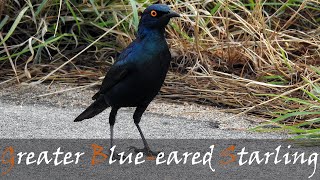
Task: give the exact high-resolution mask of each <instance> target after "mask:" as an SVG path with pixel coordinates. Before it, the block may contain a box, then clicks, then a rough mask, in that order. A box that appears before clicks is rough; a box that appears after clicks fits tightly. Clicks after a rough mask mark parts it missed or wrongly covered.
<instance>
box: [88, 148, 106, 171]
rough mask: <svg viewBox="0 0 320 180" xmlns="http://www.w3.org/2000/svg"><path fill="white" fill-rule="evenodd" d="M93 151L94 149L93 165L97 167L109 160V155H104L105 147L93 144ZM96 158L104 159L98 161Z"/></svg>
mask: <svg viewBox="0 0 320 180" xmlns="http://www.w3.org/2000/svg"><path fill="white" fill-rule="evenodd" d="M91 147H92V149H93V155H92V159H91V165H92V166H93V165H96V164H98V163H102V162H103V161H105V160H106V159H107V158H108V155H106V154H104V153H103V152H102V150H103V147H101V146H99V145H97V144H92V145H91ZM96 156H102V157H103V158H102V159H96Z"/></svg>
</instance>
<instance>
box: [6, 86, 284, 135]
mask: <svg viewBox="0 0 320 180" xmlns="http://www.w3.org/2000/svg"><path fill="white" fill-rule="evenodd" d="M72 88H74V87H71V86H70V85H63V84H54V85H50V86H49V85H43V84H41V85H36V86H35V85H34V86H30V85H14V86H6V87H3V88H2V89H1V90H0V112H3V113H1V114H0V117H1V119H2V121H1V123H0V125H1V127H2V128H1V132H0V133H1V137H3V138H23V137H24V138H106V137H108V134H109V133H108V131H109V125H108V121H107V118H108V113H109V111H110V110H109V109H108V110H106V111H105V112H103V113H102V114H100V115H98V116H96V117H95V118H94V120H93V119H92V120H86V121H83V122H80V123H73V122H72V121H73V119H74V118H75V117H76V116H77V115H78V114H79V113H81V111H83V110H84V109H85V107H87V106H88V105H89V104H90V103H91V102H92V101H91V96H92V95H93V94H94V93H95V92H96V91H97V88H87V89H75V90H69V91H66V90H68V89H72ZM57 91H63V92H61V93H54V94H51V95H48V93H52V92H57ZM133 111H134V109H132V108H122V109H121V110H120V112H119V113H118V116H117V122H116V126H115V132H119V133H116V134H115V136H116V138H139V134H138V131H137V130H136V129H135V127H134V123H133V120H132V114H133ZM233 116H234V114H229V113H225V112H223V111H222V110H221V109H219V108H217V107H209V106H201V105H196V104H189V103H178V104H175V103H168V102H164V100H161V99H155V100H154V101H153V102H152V103H151V104H150V106H149V107H148V109H147V112H146V113H145V114H144V116H143V118H142V122H141V126H142V129H143V131H145V132H146V134H147V138H287V137H288V135H286V134H285V133H271V134H270V133H269V134H266V133H252V132H248V130H247V129H248V128H250V127H254V126H256V125H258V124H259V123H260V122H262V121H263V119H259V118H256V117H251V116H240V117H233ZM128 122H129V123H128ZM4 127H5V128H4Z"/></svg>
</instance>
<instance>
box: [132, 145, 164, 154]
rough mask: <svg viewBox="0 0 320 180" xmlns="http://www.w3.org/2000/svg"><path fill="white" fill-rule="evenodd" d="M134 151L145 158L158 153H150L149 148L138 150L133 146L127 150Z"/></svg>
mask: <svg viewBox="0 0 320 180" xmlns="http://www.w3.org/2000/svg"><path fill="white" fill-rule="evenodd" d="M132 149H133V150H134V152H135V153H139V152H142V153H143V154H145V155H147V156H157V155H158V154H159V153H160V152H153V151H151V150H150V149H149V148H146V147H145V148H143V149H138V148H136V147H134V146H130V147H129V150H132Z"/></svg>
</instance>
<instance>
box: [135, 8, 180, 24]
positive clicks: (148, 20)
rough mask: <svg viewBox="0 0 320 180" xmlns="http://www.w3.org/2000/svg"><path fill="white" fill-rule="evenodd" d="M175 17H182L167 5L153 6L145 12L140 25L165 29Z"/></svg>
mask: <svg viewBox="0 0 320 180" xmlns="http://www.w3.org/2000/svg"><path fill="white" fill-rule="evenodd" d="M173 17H180V15H179V14H178V13H176V12H174V11H172V10H171V9H170V8H169V6H167V5H165V4H153V5H151V6H149V7H147V8H146V9H145V10H144V11H143V13H142V14H141V19H140V23H139V25H140V26H141V25H142V26H144V27H147V28H152V29H153V28H164V27H165V26H166V25H167V24H168V23H169V21H170V18H173Z"/></svg>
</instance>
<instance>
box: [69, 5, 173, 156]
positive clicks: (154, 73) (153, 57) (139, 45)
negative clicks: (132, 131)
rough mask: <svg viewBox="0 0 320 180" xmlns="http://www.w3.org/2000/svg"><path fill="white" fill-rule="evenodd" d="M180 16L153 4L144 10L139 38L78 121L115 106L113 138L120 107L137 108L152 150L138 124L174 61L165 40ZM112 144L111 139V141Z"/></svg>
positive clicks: (137, 115)
mask: <svg viewBox="0 0 320 180" xmlns="http://www.w3.org/2000/svg"><path fill="white" fill-rule="evenodd" d="M172 17H179V15H178V14H177V13H175V12H173V11H171V10H170V8H169V7H168V6H167V5H161V4H154V5H151V6H149V7H148V8H146V9H145V10H144V12H143V13H142V15H141V19H140V22H139V27H138V33H137V39H136V40H134V41H133V42H132V43H131V44H130V45H129V46H128V47H127V48H125V49H124V50H123V51H122V52H121V54H120V56H119V58H118V60H117V61H116V62H115V63H114V65H113V66H111V68H110V69H109V71H108V72H107V74H106V76H105V78H104V80H103V82H102V85H101V88H100V90H99V92H97V93H96V94H95V95H94V96H93V99H94V100H95V102H94V103H93V104H91V105H90V106H89V107H88V108H87V109H86V110H85V111H84V112H83V113H82V114H80V115H79V116H78V117H77V118H76V119H75V121H82V120H83V119H88V118H91V117H93V116H95V115H97V114H99V113H100V112H102V111H103V110H104V109H106V108H107V107H110V106H111V107H112V110H111V113H110V116H109V123H110V125H111V139H112V136H113V125H114V123H115V116H116V113H117V110H118V109H119V108H121V107H127V106H130V107H137V109H136V111H135V113H134V116H133V118H134V122H135V123H136V125H137V128H138V130H139V132H140V134H141V137H142V139H143V140H144V143H145V148H147V149H148V150H150V149H149V148H148V146H147V144H146V141H145V139H144V137H143V134H142V132H141V129H140V127H139V125H138V123H139V122H140V119H141V116H142V114H143V112H144V111H145V109H146V108H147V106H148V105H149V103H150V102H151V101H152V100H153V98H154V97H155V96H156V95H157V93H158V92H159V90H160V88H161V86H162V84H163V82H164V79H165V77H166V74H167V72H168V68H169V64H170V61H171V55H170V51H169V49H168V45H167V42H166V40H165V37H164V32H165V26H166V25H167V24H168V22H169V20H170V18H172ZM111 142H112V140H111Z"/></svg>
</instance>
